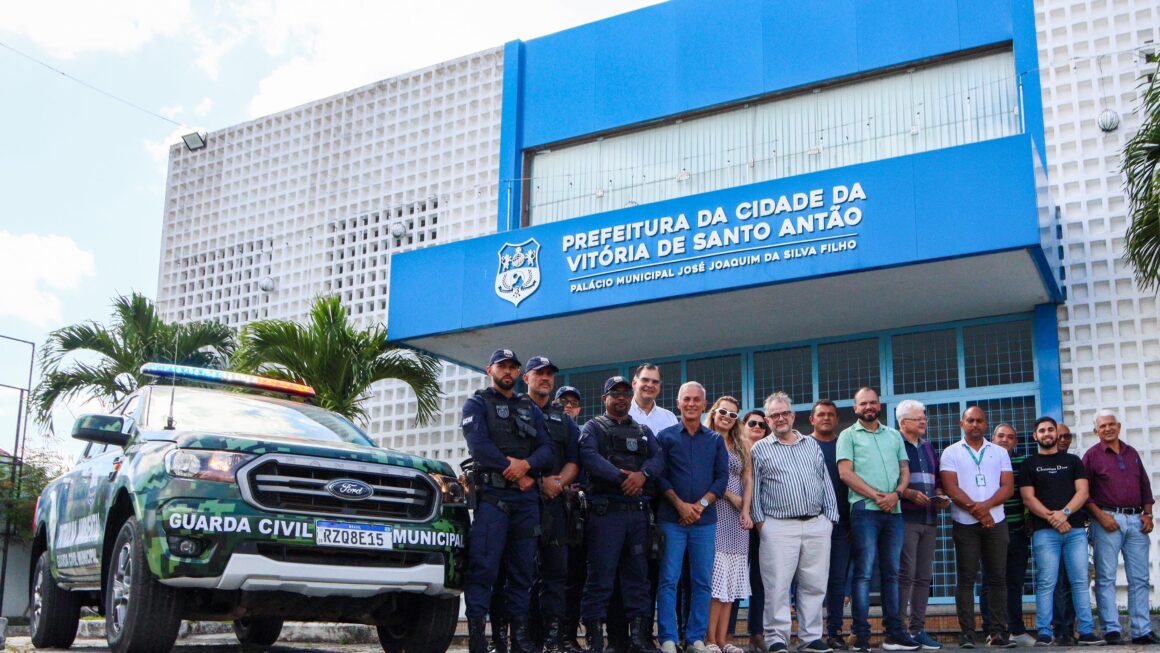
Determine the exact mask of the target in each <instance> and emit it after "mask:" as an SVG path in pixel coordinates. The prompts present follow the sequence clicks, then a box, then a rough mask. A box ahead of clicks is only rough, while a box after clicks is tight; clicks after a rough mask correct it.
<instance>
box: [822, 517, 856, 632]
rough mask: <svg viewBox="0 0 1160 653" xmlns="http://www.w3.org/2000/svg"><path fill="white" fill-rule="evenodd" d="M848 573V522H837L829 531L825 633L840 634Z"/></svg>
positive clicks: (844, 609)
mask: <svg viewBox="0 0 1160 653" xmlns="http://www.w3.org/2000/svg"><path fill="white" fill-rule="evenodd" d="M849 575H850V524H849V523H848V522H844V521H842V522H838V523H837V524H834V530H833V531H832V532H831V533H830V578H829V580H828V581H827V582H826V634H827V635H832V636H838V635H840V634H842V615H843V614H844V613H845V612H846V595H847V594H848V593H849V592H848V589H847V582H848V576H849Z"/></svg>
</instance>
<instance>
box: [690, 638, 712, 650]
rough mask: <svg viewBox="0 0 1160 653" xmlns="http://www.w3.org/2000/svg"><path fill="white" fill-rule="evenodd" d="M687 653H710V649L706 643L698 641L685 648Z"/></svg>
mask: <svg viewBox="0 0 1160 653" xmlns="http://www.w3.org/2000/svg"><path fill="white" fill-rule="evenodd" d="M685 653H709V649H708V648H707V647H706V646H705V642H703V641H701V640H699V639H698V640H697V641H695V642H693V643H692V644H689V645H688V646H686V647H685Z"/></svg>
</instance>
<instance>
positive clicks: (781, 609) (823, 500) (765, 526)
mask: <svg viewBox="0 0 1160 653" xmlns="http://www.w3.org/2000/svg"><path fill="white" fill-rule="evenodd" d="M792 405H793V402H792V401H791V400H790V398H789V396H787V395H786V394H785V393H783V392H776V393H774V394H772V395H770V396H769V398H767V399H766V400H765V419H766V421H767V422H768V423H769V426H770V428H771V429H772V430H773V432H772V435H773V437H766V438H765V439H763V440H761V441H760V442H758V443H757V444H755V445H753V490H754V491H753V524H754V528H757V529H759V532H760V534H761V546H760V547H759V549H758V551H759V553H758V555H759V557H760V563H761V580H762V584H763V585H764V586H765V643H766V645H767V646H768V647H769V650H770V653H778V652H782V653H784V651H786V643H787V642H789V637H790V634H791V633H790V628H791V621H790V619H791V615H790V607H789V598H790V596H789V593H790V584H791V583H792V582H793V581H794V580H796V581H797V601H796V605H797V616H798V639H799V640H801V641H802V642H803V645H802V646H801V647H799V648H798V650H799V651H806V652H808V653H829V652H830V651H832V650H833V649H831V648H830V647H829V646H827V645H826V643H825V642H824V641H823V640H822V603H823V602H824V601H825V598H826V581H827V579H828V578H829V570H830V531H831V529H833V525H834V522H836V521H838V503H837V501H836V500H835V498H834V488H833V486H832V485H831V484H830V479H829V476H827V474H826V463H825V460H824V459H823V457H822V450H821V448H820V447H819V446H818V443H817V442H815V441H814V440H813V439H812V438H808V437H805V436H803V435H802V434H801V433H799V432H797V431H796V430H794V428H793V421H794V411H793V408H791V406H792Z"/></svg>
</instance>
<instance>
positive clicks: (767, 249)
mask: <svg viewBox="0 0 1160 653" xmlns="http://www.w3.org/2000/svg"><path fill="white" fill-rule="evenodd" d="M1031 150H1032V148H1031V143H1030V140H1029V139H1028V137H1027V136H1025V135H1023V136H1013V137H1009V138H1004V139H998V140H993V141H987V142H983V143H976V144H972V145H964V146H961V147H957V148H951V149H946V150H939V151H935V152H928V153H924V154H917V155H913V156H907V157H900V158H895V159H887V160H883V161H877V162H873V163H866V164H861V165H858V166H851V167H847V168H838V169H833V170H825V171H821V172H817V173H814V174H810V175H802V176H798V177H792V178H788V179H778V180H774V181H769V182H763V183H758V184H751V185H747V186H739V187H736V188H730V189H725V190H721V191H716V192H713V193H706V194H703V195H696V196H691V197H682V198H677V199H673V200H668V201H665V202H658V203H655V204H649V205H645V206H637V207H631V208H627V209H622V210H618V211H611V212H608V213H602V214H598V215H594V216H589V217H585V218H577V219H574V220H565V221H561V222H555V223H550V224H546V225H541V226H538V227H532V228H528V229H521V230H519V231H517V232H511V233H500V234H496V235H494V236H488V237H483V238H476V239H473V240H469V241H462V242H458V243H451V244H448V245H442V246H439V247H430V248H425V249H421V250H417V251H414V252H407V253H402V254H397V255H395V256H394V257H393V258H392V264H391V270H392V277H391V304H390V316H389V319H390V325H391V337H392V338H393V339H396V340H405V339H410V338H418V337H422V336H428V335H434V334H441V333H450V332H458V331H464V330H469V329H475V328H481V327H485V326H491V325H494V324H505V323H514V322H521V321H525V320H534V319H542V318H547V317H555V316H560V315H567V314H570V313H577V312H585V311H591V310H598V309H602V308H607V307H610V306H622V305H626V304H635V303H642V302H649V301H656V300H663V299H667V298H675V297H684V296H689V295H697V294H701V293H710V292H719V291H727V290H732V289H738V288H745V287H753V286H762V285H768V284H775V283H781V282H786V281H793V280H801V279H808V278H815V277H822V276H829V275H833V274H841V273H847V272H856V271H864V270H872V269H876V268H884V267H894V266H900V265H908V264H912V263H919V262H925V261H933V260H939V259H948V258H956V257H964V256H973V255H978V254H984V253H988V252H997V251H1007V250H1013V249H1034V248H1038V247H1039V246H1040V234H1039V227H1038V224H1036V222H1035V221H1034V220H1033V219H1032V216H1034V215H1035V212H1036V204H1035V202H1036V198H1035V193H1034V179H1033V176H1032V170H1033V169H1032V166H1031V165H1029V163H1028V162H1029V161H1030V160H1031V156H1032V155H1031ZM855 184H857V185H858V187H859V188H860V190H861V191H862V192H863V193H864V195H865V196H864V197H853V196H851V197H844V196H843V192H842V191H840V190H839V191H836V190H835V189H837V188H845V189H848V190H849V191H850V192H851V194H853V192H854V191H853V189H854V185H855ZM811 192H812V193H816V194H817V195H816V198H817V199H816V202H815V203H814V206H813V207H809V208H801V209H793V210H784V211H778V212H777V213H775V214H771V215H765V216H759V217H752V216H751V215H749V213H750V211H751V208H750V207H752V206H753V204H751V203H754V202H757V206H758V211H760V210H761V208H762V207H763V206H764V207H765V208H766V209H767V210H768V209H770V208H772V207H774V206H775V205H776V206H779V207H780V206H783V204H782V202H783V201H784V202H785V205H784V206H785V207H786V208H787V209H788V208H789V204H791V203H792V202H793V201H795V200H800V199H801V197H803V196H809V195H810V194H811ZM783 197H784V198H786V199H784V200H782V199H781V198H783ZM762 200H764V201H765V202H764V204H763V203H762ZM835 206H837V208H838V211H837V214H839V215H840V216H841V217H842V220H839V222H837V223H835V222H833V217H834V214H833V213H832V212H831V209H832V208H834V207H835ZM851 211H853V212H851ZM682 216H683V219H684V220H686V221H687V223H688V226H687V228H681V227H680V219H681V217H682ZM666 220H667V221H668V222H669V224H671V225H673V228H672V229H668V230H666V229H664V228H663V227H659V228H658V227H657V225H659V224H663V223H664V222H665V221H666ZM787 224H788V225H789V226H788V227H787ZM633 225H646V226H644V227H637V228H636V232H635V233H634V231H633V229H634V227H633ZM647 225H651V226H652V229H653V230H658V229H659V231H660V232H661V233H649V231H650V228H649V227H648V226H647ZM787 229H788V230H787ZM763 230H764V232H763ZM763 233H764V236H763ZM728 234H733V236H735V237H736V240H735V241H730V240H728V238H729V236H728ZM715 238H719V239H720V240H715ZM678 239H679V240H680V242H681V243H682V244H683V246H684V247H683V249H682V248H680V247H678V246H677V242H678ZM529 241H534V242H529ZM516 246H519V247H520V250H519V251H518V252H517V251H516V250H515V247H516ZM666 247H671V251H666ZM536 248H538V251H537V252H536V255H535V259H536V260H535V262H534V263H533V264H526V265H525V264H523V263H516V264H512V269H513V270H515V268H520V272H521V273H527V274H524V275H523V278H520V279H517V278H515V277H511V278H509V279H508V280H507V281H506V284H507V285H508V286H509V287H508V288H503V289H501V288H500V286H501V285H502V284H503V283H505V282H504V280H503V279H502V278H501V277H503V276H504V275H501V266H502V265H504V261H505V260H508V261H510V260H511V259H512V256H511V255H512V254H516V255H517V258H519V260H520V261H521V262H522V261H524V260H525V259H524V258H523V256H524V255H525V254H526V253H528V252H531V251H533V250H536ZM642 248H643V249H642ZM606 249H607V250H609V251H610V252H616V251H621V252H625V251H627V252H630V253H631V254H630V255H629V256H626V257H624V258H623V259H621V260H614V261H608V260H606V259H605V257H602V256H601V253H602V252H604V251H605V250H606ZM642 251H643V253H644V254H643V255H641V252H642ZM505 255H506V256H507V259H501V257H504V256H505ZM606 256H608V257H611V256H612V254H608V255H606ZM754 256H757V257H758V260H757V261H754V260H753V257H754ZM739 261H740V262H741V264H739V265H734V263H737V262H739ZM521 266H522V267H521ZM715 267H716V268H717V269H714V268H715ZM532 268H534V272H532V271H531V269H532ZM504 269H507V268H504ZM644 273H650V274H651V275H652V276H651V277H649V278H643V277H640V276H638V275H641V274H644ZM516 286H522V288H523V289H524V290H521V291H519V292H517V288H516ZM433 298H438V304H439V310H425V309H427V308H428V307H429V306H431V303H432V300H433Z"/></svg>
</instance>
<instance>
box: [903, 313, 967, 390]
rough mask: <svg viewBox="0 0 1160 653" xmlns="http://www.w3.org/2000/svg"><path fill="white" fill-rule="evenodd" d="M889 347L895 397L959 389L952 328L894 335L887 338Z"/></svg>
mask: <svg viewBox="0 0 1160 653" xmlns="http://www.w3.org/2000/svg"><path fill="white" fill-rule="evenodd" d="M891 344H892V349H893V356H892V358H893V362H894V392H895V394H912V393H916V392H935V391H938V390H952V389H955V388H958V387H959V356H958V346H957V345H956V343H955V331H954V329H947V330H945V331H923V332H920V333H907V334H903V335H897V336H894V337H893V338H892V339H891Z"/></svg>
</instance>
